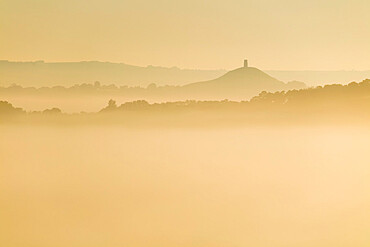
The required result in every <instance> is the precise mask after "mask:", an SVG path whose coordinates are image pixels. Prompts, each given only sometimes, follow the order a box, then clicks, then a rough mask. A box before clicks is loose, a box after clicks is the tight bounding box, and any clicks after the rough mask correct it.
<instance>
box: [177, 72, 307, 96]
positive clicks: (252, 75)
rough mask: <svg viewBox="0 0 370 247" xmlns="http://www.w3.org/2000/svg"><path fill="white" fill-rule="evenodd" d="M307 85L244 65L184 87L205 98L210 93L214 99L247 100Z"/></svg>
mask: <svg viewBox="0 0 370 247" xmlns="http://www.w3.org/2000/svg"><path fill="white" fill-rule="evenodd" d="M305 87H306V85H305V84H304V83H303V82H297V81H295V82H289V83H284V82H282V81H279V80H277V79H275V78H273V77H271V76H270V75H268V74H266V73H265V72H263V71H261V70H259V69H257V68H253V67H242V68H238V69H235V70H232V71H229V72H227V73H226V74H225V75H223V76H221V77H219V78H217V79H214V80H210V81H202V82H196V83H190V84H187V85H185V86H183V89H185V90H186V91H187V92H188V94H189V96H191V95H192V96H196V95H197V96H202V98H204V97H205V96H206V95H208V97H210V98H212V99H225V98H227V99H233V100H245V99H246V98H250V97H253V96H255V95H257V94H259V93H260V92H262V91H268V92H275V91H284V90H290V89H302V88H305Z"/></svg>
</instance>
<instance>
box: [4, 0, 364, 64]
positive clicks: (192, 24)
mask: <svg viewBox="0 0 370 247" xmlns="http://www.w3.org/2000/svg"><path fill="white" fill-rule="evenodd" d="M369 13H370V1H369V0H228V1H225V0H223V1H221V0H0V59H7V60H17V61H25V60H27V61H29V60H45V61H81V60H100V61H112V62H124V63H128V64H134V65H143V66H146V65H149V64H152V65H162V66H179V67H182V68H225V69H231V68H234V67H239V66H241V65H242V59H244V57H246V58H249V60H250V63H251V65H253V66H256V67H259V68H261V69H286V70H306V69H320V70H338V69H346V70H351V69H356V70H365V69H370V14H369Z"/></svg>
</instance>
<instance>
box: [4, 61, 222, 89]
mask: <svg viewBox="0 0 370 247" xmlns="http://www.w3.org/2000/svg"><path fill="white" fill-rule="evenodd" d="M225 72H226V71H225V70H192V69H179V68H177V67H172V68H165V67H158V66H147V67H140V66H133V65H127V64H124V63H110V62H98V61H83V62H62V63H46V62H44V61H35V62H11V61H6V60H0V86H8V85H10V84H19V85H21V86H34V87H43V86H72V85H74V84H81V83H94V82H95V81H99V82H100V83H102V84H116V85H127V86H147V85H148V84H150V83H156V84H157V85H166V84H168V85H183V84H185V83H189V82H195V81H200V80H208V79H211V78H217V77H219V76H221V75H223V74H224V73H225Z"/></svg>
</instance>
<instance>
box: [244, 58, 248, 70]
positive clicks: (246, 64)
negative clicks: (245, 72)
mask: <svg viewBox="0 0 370 247" xmlns="http://www.w3.org/2000/svg"><path fill="white" fill-rule="evenodd" d="M244 68H248V59H244Z"/></svg>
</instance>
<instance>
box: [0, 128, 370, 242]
mask: <svg viewBox="0 0 370 247" xmlns="http://www.w3.org/2000/svg"><path fill="white" fill-rule="evenodd" d="M369 145H370V129H369V128H367V127H362V128H359V127H356V128H354V127H351V126H348V127H335V126H330V127H298V126H296V127H294V126H290V127H282V126H280V127H272V126H270V127H249V128H218V129H208V130H206V129H189V128H185V129H180V128H178V129H158V128H156V129H154V128H153V129H150V128H146V129H142V128H136V129H133V128H130V129H126V128H123V127H119V126H107V125H103V126H90V127H89V126H84V127H81V126H69V127H61V126H55V125H52V126H45V125H43V126H28V125H1V126H0V171H1V179H0V218H1V223H0V243H1V245H2V246H7V247H15V246H45V247H46V246H56V247H66V246H68V247H74V246H76V247H81V246H112V247H113V246H117V247H118V246H133V247H136V246H140V247H141V246H142V247H146V246H150V247H152V246H171V247H172V246H259V247H270V246H277V247H283V246H284V247H286V246H292V247H293V246H302V247H304V246H307V247H308V246H364V247H365V246H367V245H368V243H369V241H370V238H369V234H368V230H369V228H370V212H369V207H370V196H369V189H370V182H369V179H368V177H369V175H370V168H369V164H370V156H369V155H368V147H369Z"/></svg>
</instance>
